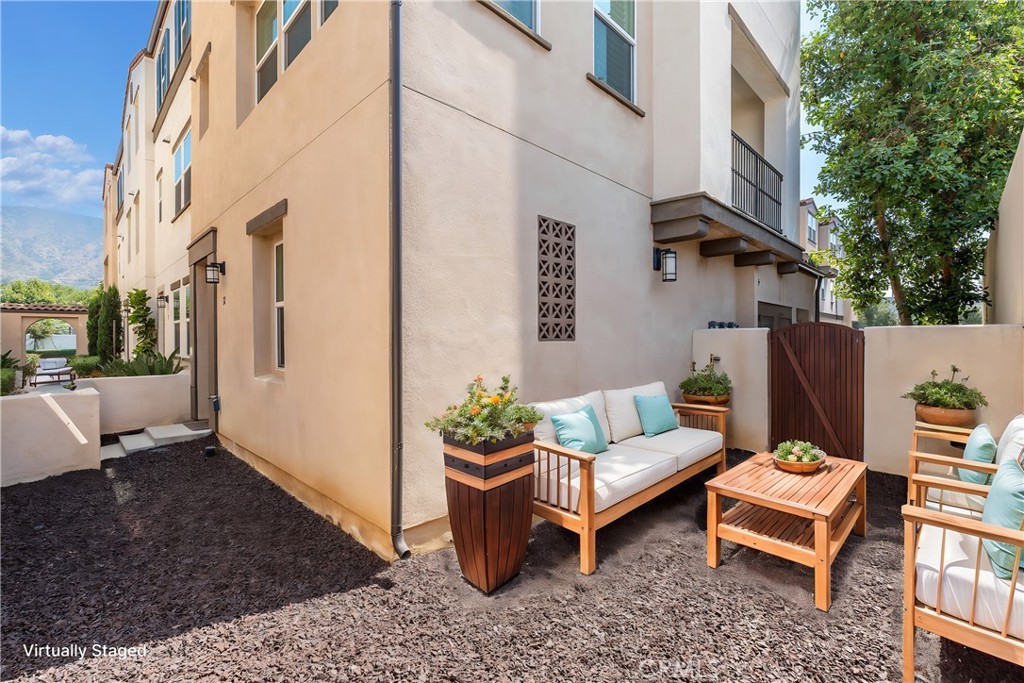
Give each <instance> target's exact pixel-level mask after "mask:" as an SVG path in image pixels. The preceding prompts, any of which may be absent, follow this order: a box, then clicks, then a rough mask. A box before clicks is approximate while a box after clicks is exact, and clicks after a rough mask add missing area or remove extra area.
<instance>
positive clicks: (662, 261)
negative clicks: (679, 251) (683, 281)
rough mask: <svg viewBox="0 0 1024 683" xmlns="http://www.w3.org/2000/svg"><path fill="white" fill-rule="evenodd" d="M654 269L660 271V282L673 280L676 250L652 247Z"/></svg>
mask: <svg viewBox="0 0 1024 683" xmlns="http://www.w3.org/2000/svg"><path fill="white" fill-rule="evenodd" d="M654 270H660V271H661V281H662V282H675V281H676V250H675V249H659V248H658V247H654Z"/></svg>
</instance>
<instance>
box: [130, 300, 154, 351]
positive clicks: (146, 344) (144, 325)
mask: <svg viewBox="0 0 1024 683" xmlns="http://www.w3.org/2000/svg"><path fill="white" fill-rule="evenodd" d="M149 299H150V296H149V294H147V293H146V290H144V289H133V290H132V291H130V292H128V305H129V308H128V324H129V325H131V326H132V332H134V333H135V338H136V339H137V340H138V342H137V343H136V344H135V349H134V350H133V351H132V355H133V356H138V355H140V354H146V353H150V352H152V351H154V350H155V348H156V319H155V318H153V316H152V315H150V313H151V311H150V308H149Z"/></svg>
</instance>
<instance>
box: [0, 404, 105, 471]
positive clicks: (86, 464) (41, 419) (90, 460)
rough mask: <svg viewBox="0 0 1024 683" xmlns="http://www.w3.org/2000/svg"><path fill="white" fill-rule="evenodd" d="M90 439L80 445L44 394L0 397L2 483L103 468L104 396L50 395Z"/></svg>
mask: <svg viewBox="0 0 1024 683" xmlns="http://www.w3.org/2000/svg"><path fill="white" fill-rule="evenodd" d="M49 395H50V396H53V399H54V400H55V401H56V402H57V405H58V406H60V408H61V410H63V411H64V412H65V413H66V414H67V416H68V418H70V420H71V421H72V422H73V423H74V425H75V426H76V427H77V428H78V430H79V431H80V432H81V433H82V435H83V436H84V437H85V439H86V443H84V444H83V443H80V442H79V441H78V439H77V438H76V437H75V435H74V434H72V432H71V431H70V430H69V429H68V428H67V427H66V426H65V425H64V424H63V423H62V421H61V418H60V417H59V416H58V415H57V413H55V412H54V411H53V410H52V409H51V408H50V406H48V405H47V404H46V403H45V402H44V400H43V397H42V394H38V393H30V394H20V395H17V396H4V397H3V398H0V485H2V486H8V485H10V484H18V483H21V482H26V481H35V480H37V479H43V478H44V477H49V476H52V475H55V474H61V473H63V472H70V471H72V470H85V469H99V466H100V396H99V393H98V392H96V390H95V389H79V390H78V391H75V392H58V393H55V394H49Z"/></svg>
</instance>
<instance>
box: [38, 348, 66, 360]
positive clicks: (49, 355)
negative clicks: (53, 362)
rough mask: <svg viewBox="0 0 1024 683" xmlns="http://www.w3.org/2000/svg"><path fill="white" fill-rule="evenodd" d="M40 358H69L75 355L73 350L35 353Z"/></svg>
mask: <svg viewBox="0 0 1024 683" xmlns="http://www.w3.org/2000/svg"><path fill="white" fill-rule="evenodd" d="M35 353H37V354H38V355H39V357H40V358H71V357H72V356H73V355H75V350H74V349H45V350H43V351H36V352H35Z"/></svg>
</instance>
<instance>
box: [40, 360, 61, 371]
mask: <svg viewBox="0 0 1024 683" xmlns="http://www.w3.org/2000/svg"><path fill="white" fill-rule="evenodd" d="M66 364H67V361H66V360H64V359H63V358H40V359H39V369H40V370H62V369H64V367H65V365H66Z"/></svg>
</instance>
